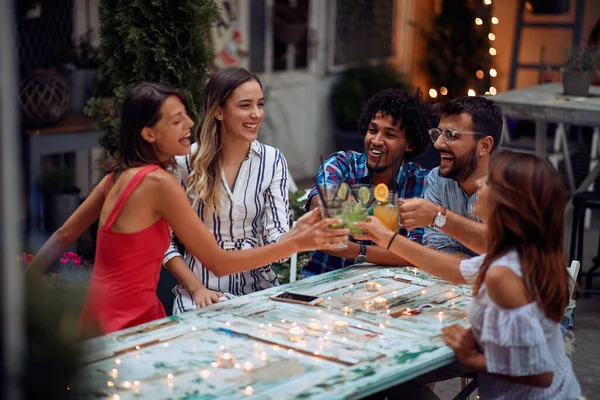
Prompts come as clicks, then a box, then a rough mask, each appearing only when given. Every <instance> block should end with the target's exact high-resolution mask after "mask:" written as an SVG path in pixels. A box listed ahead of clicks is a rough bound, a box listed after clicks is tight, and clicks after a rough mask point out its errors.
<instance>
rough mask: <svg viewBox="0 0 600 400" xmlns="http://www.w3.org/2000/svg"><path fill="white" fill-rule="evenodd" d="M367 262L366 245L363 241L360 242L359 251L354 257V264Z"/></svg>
mask: <svg viewBox="0 0 600 400" xmlns="http://www.w3.org/2000/svg"><path fill="white" fill-rule="evenodd" d="M366 262H367V246H366V245H365V244H363V243H360V253H358V256H356V258H355V259H354V263H355V264H362V263H366Z"/></svg>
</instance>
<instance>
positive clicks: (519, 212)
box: [475, 150, 570, 322]
mask: <svg viewBox="0 0 600 400" xmlns="http://www.w3.org/2000/svg"><path fill="white" fill-rule="evenodd" d="M488 184H489V185H490V189H491V198H492V202H493V203H494V209H493V210H492V211H491V213H490V217H489V221H488V222H487V225H488V243H487V244H488V246H487V249H488V252H487V256H486V257H485V260H484V261H483V264H482V267H481V271H480V273H479V276H478V277H477V281H476V283H475V293H477V292H478V291H479V289H480V288H481V285H482V283H483V280H484V278H485V275H486V272H487V271H488V269H489V267H490V264H491V263H492V262H493V261H494V260H496V259H498V258H499V257H501V256H502V255H504V254H506V253H507V252H509V251H510V250H513V249H514V250H516V251H517V252H518V254H519V258H520V261H521V266H522V269H523V278H524V280H525V283H526V284H527V287H528V288H529V290H530V291H531V292H532V294H533V295H534V296H535V299H536V301H537V303H538V304H539V306H540V307H541V308H542V309H543V310H544V314H546V316H547V317H548V318H550V319H552V320H554V321H557V322H558V321H560V319H561V318H562V315H563V312H564V309H565V307H566V306H567V305H568V303H569V286H568V284H569V279H570V277H569V275H568V272H567V268H566V257H565V254H564V250H563V229H564V207H565V190H564V185H563V183H562V179H561V177H560V175H559V174H558V172H557V171H556V170H555V169H554V168H552V166H551V165H550V164H549V163H548V162H546V161H545V160H542V159H540V158H538V157H536V156H534V155H531V154H523V153H516V152H513V151H508V150H503V151H500V152H498V153H497V154H495V155H493V156H492V158H491V160H490V168H489V175H488Z"/></svg>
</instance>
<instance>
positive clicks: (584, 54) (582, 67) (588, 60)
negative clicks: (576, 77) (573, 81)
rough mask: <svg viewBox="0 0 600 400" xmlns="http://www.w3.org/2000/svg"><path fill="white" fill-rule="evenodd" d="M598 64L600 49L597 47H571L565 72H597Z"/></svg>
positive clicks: (568, 51) (568, 50)
mask: <svg viewBox="0 0 600 400" xmlns="http://www.w3.org/2000/svg"><path fill="white" fill-rule="evenodd" d="M597 62H598V48H597V47H596V46H571V47H569V48H568V49H567V60H566V61H565V70H567V71H595V70H596V64H597Z"/></svg>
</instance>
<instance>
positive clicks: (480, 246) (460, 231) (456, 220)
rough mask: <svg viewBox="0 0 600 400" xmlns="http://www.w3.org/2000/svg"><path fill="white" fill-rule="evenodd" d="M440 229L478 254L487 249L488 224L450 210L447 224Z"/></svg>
mask: <svg viewBox="0 0 600 400" xmlns="http://www.w3.org/2000/svg"><path fill="white" fill-rule="evenodd" d="M440 229H441V231H442V232H444V233H445V234H446V235H448V236H450V237H451V238H453V239H455V240H456V241H458V242H460V243H462V244H463V245H464V246H465V247H468V248H469V249H471V250H472V251H474V252H475V253H477V254H483V253H485V252H486V251H487V249H486V237H487V226H486V225H485V224H483V223H481V222H477V221H473V220H471V219H469V218H465V217H463V216H462V215H460V214H457V213H455V212H452V211H450V210H448V213H447V215H446V224H445V225H444V226H443V227H442V228H440Z"/></svg>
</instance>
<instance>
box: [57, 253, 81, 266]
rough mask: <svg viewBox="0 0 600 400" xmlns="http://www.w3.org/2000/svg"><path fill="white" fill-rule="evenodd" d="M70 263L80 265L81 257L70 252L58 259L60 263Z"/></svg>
mask: <svg viewBox="0 0 600 400" xmlns="http://www.w3.org/2000/svg"><path fill="white" fill-rule="evenodd" d="M69 261H70V262H72V263H73V264H75V265H79V264H81V257H80V256H79V255H77V253H74V252H72V251H67V252H66V253H65V254H63V256H62V257H61V259H60V262H62V263H68V262H69Z"/></svg>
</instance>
